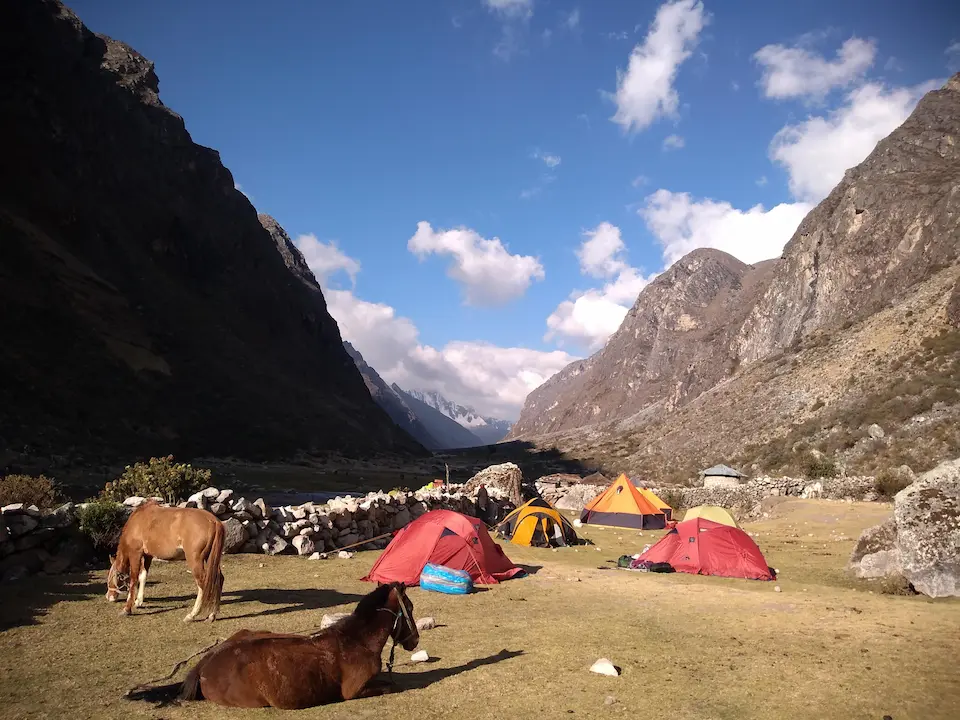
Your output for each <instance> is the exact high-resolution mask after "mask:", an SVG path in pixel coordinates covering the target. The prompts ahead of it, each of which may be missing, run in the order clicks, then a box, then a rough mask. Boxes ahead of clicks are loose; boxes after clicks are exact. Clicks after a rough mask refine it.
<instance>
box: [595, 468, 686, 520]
mask: <svg viewBox="0 0 960 720" xmlns="http://www.w3.org/2000/svg"><path fill="white" fill-rule="evenodd" d="M651 497H652V498H656V499H657V500H660V498H657V496H656V495H654V494H653V493H650V497H648V496H646V495H644V494H643V491H641V490H640V489H639V488H637V486H636V485H634V484H633V483H632V482H630V478H628V477H627V476H626V475H624V474H623V473H621V474H620V476H619V477H618V478H617V479H616V480H614V481H613V483H611V485H610V487H608V488H607V489H606V490H604V491H603V492H602V493H600V494H599V495H597V496H596V497H595V498H594V499H593V500H591V501H590V502H588V503H587V504H586V505H585V506H584V508H583V512H582V513H580V521H581V522H583V523H593V524H594V525H608V526H612V527H627V528H638V529H642V530H659V529H661V528H664V527H666V525H667V512H666V511H665V510H664V509H663V508H660V507H658V506H657V505H656V504H654V502H653V500H652V499H650V498H651ZM660 502H663V501H660ZM664 506H665V507H666V508H667V510H670V507H669V506H668V505H666V504H665V503H664Z"/></svg>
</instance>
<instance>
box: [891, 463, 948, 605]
mask: <svg viewBox="0 0 960 720" xmlns="http://www.w3.org/2000/svg"><path fill="white" fill-rule="evenodd" d="M894 520H895V521H896V526H897V538H896V544H895V547H896V551H897V554H898V556H899V564H900V568H901V571H902V572H903V575H904V577H906V578H907V580H909V581H910V583H911V584H912V585H913V586H914V588H916V590H917V591H918V592H922V593H923V594H924V595H929V596H930V597H947V596H954V597H956V596H960V459H958V460H952V461H948V462H944V463H941V464H940V465H938V466H937V467H936V468H934V469H933V470H930V471H929V472H926V473H924V474H923V475H921V476H920V477H919V478H918V479H917V480H916V482H914V483H913V484H912V485H910V486H909V487H907V488H905V489H903V490H901V491H900V492H899V493H897V495H896V498H895V499H894Z"/></svg>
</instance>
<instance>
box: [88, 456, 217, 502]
mask: <svg viewBox="0 0 960 720" xmlns="http://www.w3.org/2000/svg"><path fill="white" fill-rule="evenodd" d="M210 477H211V473H210V471H209V470H201V469H198V468H194V467H192V466H190V465H187V464H185V463H174V462H173V456H172V455H168V456H167V457H165V458H150V461H149V462H146V463H137V464H136V465H134V466H132V467H131V466H130V465H127V467H126V469H125V470H124V471H123V475H121V476H120V477H119V478H117V479H116V480H114V481H113V482H108V483H107V484H106V486H105V487H104V488H103V492H101V493H100V497H101V498H102V499H104V500H115V501H117V502H122V501H123V500H126V499H127V498H128V497H132V496H139V497H160V498H163V499H164V500H166V501H167V502H169V503H177V502H180V501H182V500H186V499H187V498H188V497H190V496H191V495H193V494H194V493H195V492H197V491H199V490H202V489H203V488H204V487H206V486H208V485H209V484H210Z"/></svg>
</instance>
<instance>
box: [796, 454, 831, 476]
mask: <svg viewBox="0 0 960 720" xmlns="http://www.w3.org/2000/svg"><path fill="white" fill-rule="evenodd" d="M803 473H804V475H806V476H807V477H808V478H810V479H817V478H833V477H836V476H837V463H836V462H835V461H834V460H833V458H830V457H827V456H822V457H811V458H810V459H809V460H807V462H806V463H805V464H804V467H803Z"/></svg>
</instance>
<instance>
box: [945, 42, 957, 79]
mask: <svg viewBox="0 0 960 720" xmlns="http://www.w3.org/2000/svg"><path fill="white" fill-rule="evenodd" d="M943 53H944V55H946V56H947V70H949V71H950V72H958V71H960V42H955V43H950V46H949V47H948V48H947V49H946V50H944V51H943Z"/></svg>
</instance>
